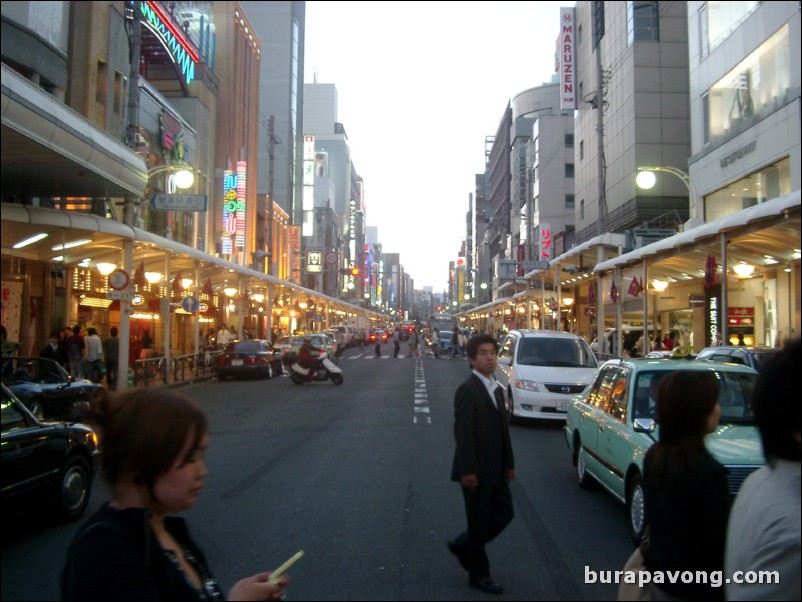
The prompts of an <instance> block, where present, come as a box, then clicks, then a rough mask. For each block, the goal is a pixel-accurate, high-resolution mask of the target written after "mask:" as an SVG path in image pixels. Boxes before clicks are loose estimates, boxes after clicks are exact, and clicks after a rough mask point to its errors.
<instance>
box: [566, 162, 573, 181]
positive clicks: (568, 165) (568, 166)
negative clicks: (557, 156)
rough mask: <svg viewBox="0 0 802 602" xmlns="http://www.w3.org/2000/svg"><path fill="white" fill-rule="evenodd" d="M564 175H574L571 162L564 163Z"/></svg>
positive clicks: (571, 176) (569, 176)
mask: <svg viewBox="0 0 802 602" xmlns="http://www.w3.org/2000/svg"><path fill="white" fill-rule="evenodd" d="M565 177H566V178H573V177H574V164H573V163H566V164H565Z"/></svg>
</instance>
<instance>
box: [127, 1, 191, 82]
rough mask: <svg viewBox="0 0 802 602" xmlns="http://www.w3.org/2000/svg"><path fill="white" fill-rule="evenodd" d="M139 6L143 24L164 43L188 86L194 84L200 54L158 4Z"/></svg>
mask: <svg viewBox="0 0 802 602" xmlns="http://www.w3.org/2000/svg"><path fill="white" fill-rule="evenodd" d="M139 6H140V9H139V10H140V12H141V13H142V18H143V23H144V24H145V25H146V26H147V27H148V29H150V30H151V31H152V32H153V33H154V34H155V35H156V36H157V37H158V38H159V39H160V40H161V41H162V43H163V44H164V47H165V48H166V49H167V51H168V52H169V53H170V57H171V58H172V59H173V62H174V63H175V64H176V65H178V68H179V70H180V71H181V75H182V76H183V77H184V79H185V80H186V82H187V84H189V83H190V82H192V80H194V79H195V65H197V64H198V61H199V57H198V53H197V52H195V49H194V48H193V47H192V45H191V44H190V43H189V42H188V41H187V39H186V38H185V37H184V35H183V34H182V33H181V31H180V30H179V29H177V28H176V26H175V25H174V24H173V22H172V21H171V19H170V17H169V16H167V15H166V14H164V11H163V10H162V9H161V7H159V5H158V4H157V3H156V2H147V1H146V2H140V3H139Z"/></svg>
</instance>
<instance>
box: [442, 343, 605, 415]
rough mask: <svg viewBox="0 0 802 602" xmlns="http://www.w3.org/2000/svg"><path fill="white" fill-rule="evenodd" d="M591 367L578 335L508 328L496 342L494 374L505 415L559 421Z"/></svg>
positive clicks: (590, 357) (593, 367)
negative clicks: (504, 402) (504, 396)
mask: <svg viewBox="0 0 802 602" xmlns="http://www.w3.org/2000/svg"><path fill="white" fill-rule="evenodd" d="M449 336H450V333H449ZM597 367H598V364H597V362H596V356H594V355H593V352H592V351H591V350H590V346H588V344H587V342H586V341H585V340H584V339H583V338H582V337H580V336H579V335H576V334H572V333H569V332H557V331H552V330H511V331H509V332H508V333H507V335H506V336H505V337H504V338H503V339H502V341H501V345H500V349H499V358H498V370H497V371H496V377H497V378H498V381H499V383H501V385H502V386H503V387H504V388H505V389H506V391H507V397H508V403H509V404H510V407H509V410H510V417H511V418H543V419H547V420H565V412H566V409H567V408H568V402H569V401H570V400H571V398H572V397H573V396H574V395H576V394H577V393H581V392H582V391H583V390H585V388H586V387H587V386H588V385H589V384H590V382H591V380H593V376H594V375H595V374H596V370H597Z"/></svg>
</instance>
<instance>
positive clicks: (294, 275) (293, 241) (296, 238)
mask: <svg viewBox="0 0 802 602" xmlns="http://www.w3.org/2000/svg"><path fill="white" fill-rule="evenodd" d="M287 231H288V237H289V247H290V280H293V281H294V282H300V281H301V226H288V227H287Z"/></svg>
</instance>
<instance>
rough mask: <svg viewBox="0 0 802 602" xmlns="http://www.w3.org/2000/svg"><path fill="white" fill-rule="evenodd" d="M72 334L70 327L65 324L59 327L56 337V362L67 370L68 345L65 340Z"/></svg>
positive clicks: (68, 358) (68, 364)
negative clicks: (59, 330)
mask: <svg viewBox="0 0 802 602" xmlns="http://www.w3.org/2000/svg"><path fill="white" fill-rule="evenodd" d="M71 336H72V328H70V327H69V326H65V327H64V328H62V329H61V332H60V333H59V337H58V362H59V364H61V365H62V367H63V368H64V369H65V370H66V371H67V372H69V371H70V354H69V349H68V348H69V345H67V341H68V340H69V338H70V337H71Z"/></svg>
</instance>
